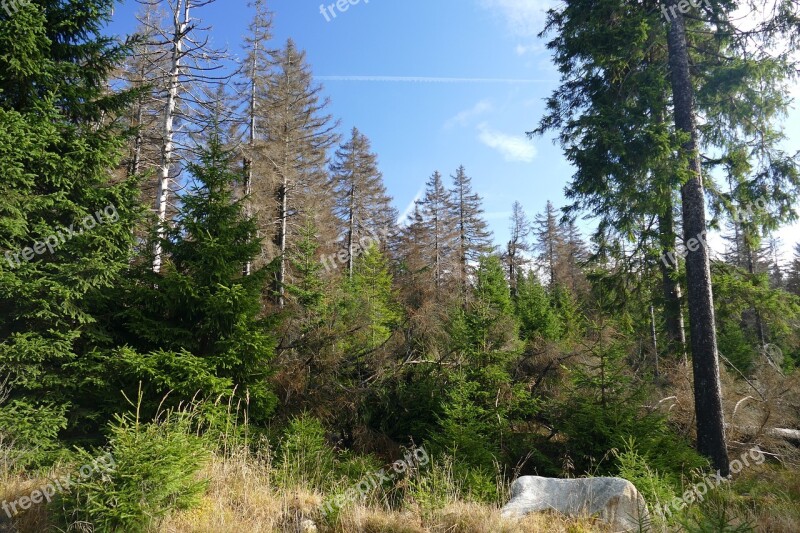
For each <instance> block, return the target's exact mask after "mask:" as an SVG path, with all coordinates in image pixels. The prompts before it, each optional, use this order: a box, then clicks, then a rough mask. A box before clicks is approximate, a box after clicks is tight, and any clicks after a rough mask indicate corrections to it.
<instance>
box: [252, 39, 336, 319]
mask: <svg viewBox="0 0 800 533" xmlns="http://www.w3.org/2000/svg"><path fill="white" fill-rule="evenodd" d="M272 62H273V63H274V65H275V68H274V69H273V71H272V74H271V76H270V77H269V78H268V80H267V81H266V83H265V86H264V87H263V89H261V90H260V91H258V94H257V96H256V105H257V110H258V113H257V118H258V120H259V122H260V123H262V124H263V125H264V127H263V129H262V130H261V132H259V133H260V134H261V135H263V142H261V143H258V145H259V149H260V154H259V157H261V158H264V159H265V160H266V161H267V165H268V170H269V176H270V179H268V180H266V183H265V184H264V185H269V183H274V184H275V188H274V196H273V197H274V199H275V204H276V206H277V207H276V213H277V216H276V220H269V221H263V220H262V221H261V226H262V228H264V229H265V230H269V229H270V228H276V229H275V231H272V232H271V233H272V234H273V235H274V239H273V240H274V244H275V251H276V253H277V254H278V268H277V272H276V278H275V292H276V294H277V296H276V301H277V303H278V305H279V306H281V307H282V306H283V305H284V291H285V284H286V282H287V280H288V278H287V260H286V258H287V252H288V250H289V249H290V248H291V246H292V245H293V243H294V241H295V240H296V230H297V229H298V228H302V227H304V226H305V222H306V221H307V220H309V219H310V220H313V222H314V225H315V226H316V227H317V228H318V229H320V230H321V229H323V228H333V227H335V224H334V222H333V220H334V219H333V205H332V195H331V193H330V188H329V186H328V181H329V180H328V177H327V172H326V166H327V164H328V149H329V148H331V147H332V146H333V145H334V144H335V143H336V142H337V140H338V139H337V135H336V133H335V131H334V130H335V128H336V126H337V123H335V122H334V121H333V120H332V118H331V117H330V115H325V114H324V112H325V109H326V108H327V106H328V100H327V99H323V98H322V97H321V95H320V92H321V90H322V87H321V86H319V85H315V84H314V82H313V77H312V74H311V68H310V67H309V65H308V63H307V62H306V56H305V52H303V51H301V50H298V49H297V46H296V45H295V43H294V41H292V40H291V39H290V40H288V41H287V43H286V46H285V47H284V48H283V49H282V50H278V51H276V52H274V54H273V58H272ZM262 132H263V133H262ZM257 187H258V185H256V184H254V189H255V188H257ZM323 240H324V238H323ZM331 240H333V239H332V238H331Z"/></svg>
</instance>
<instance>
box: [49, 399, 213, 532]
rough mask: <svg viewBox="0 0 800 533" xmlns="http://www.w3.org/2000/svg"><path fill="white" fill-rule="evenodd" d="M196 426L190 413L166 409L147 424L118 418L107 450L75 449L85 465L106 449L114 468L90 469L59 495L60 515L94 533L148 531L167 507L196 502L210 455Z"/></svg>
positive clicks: (203, 486)
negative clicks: (100, 532)
mask: <svg viewBox="0 0 800 533" xmlns="http://www.w3.org/2000/svg"><path fill="white" fill-rule="evenodd" d="M195 426H196V424H195V420H194V415H193V413H192V412H188V411H169V412H166V413H163V414H162V415H161V416H160V417H159V418H158V419H157V420H156V421H154V422H152V423H148V424H142V423H140V421H139V419H138V417H133V416H130V415H126V416H117V417H116V421H115V422H114V423H113V424H112V425H111V437H110V442H109V450H108V452H104V451H101V450H94V451H93V452H87V451H80V452H79V455H80V457H81V459H82V460H84V463H85V464H92V463H93V462H94V461H95V458H96V457H98V456H100V455H104V454H106V453H110V454H111V457H112V458H113V466H112V467H111V468H95V469H93V470H92V472H91V473H90V474H88V475H87V476H85V477H84V476H83V475H82V476H81V478H79V479H78V480H77V481H76V482H75V484H74V485H73V490H72V491H71V492H69V493H64V494H61V500H60V503H61V505H62V506H63V510H64V518H65V519H66V520H67V522H68V523H70V524H72V523H75V522H82V523H84V524H91V525H92V526H93V528H94V530H95V531H103V532H124V533H135V532H144V531H152V530H154V529H155V528H156V527H157V526H158V524H159V523H160V521H161V520H162V519H163V518H164V517H165V516H166V515H167V514H169V513H170V512H171V511H173V510H176V509H186V508H190V507H192V506H194V505H196V504H197V503H198V502H199V497H200V495H201V494H202V493H203V492H204V490H205V488H206V485H207V481H206V480H204V479H201V478H200V476H199V472H200V470H201V469H202V468H203V466H204V465H205V463H206V462H207V460H208V459H209V458H210V454H209V452H208V451H207V448H206V446H205V443H204V441H203V440H202V439H201V438H200V437H198V436H197V434H196V433H195ZM82 474H83V473H82Z"/></svg>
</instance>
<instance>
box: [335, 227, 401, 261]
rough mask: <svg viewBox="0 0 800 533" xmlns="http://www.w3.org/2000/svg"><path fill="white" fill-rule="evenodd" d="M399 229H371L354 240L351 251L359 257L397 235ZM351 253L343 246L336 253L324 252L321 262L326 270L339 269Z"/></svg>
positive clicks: (354, 255)
mask: <svg viewBox="0 0 800 533" xmlns="http://www.w3.org/2000/svg"><path fill="white" fill-rule="evenodd" d="M398 231H399V230H398V229H395V228H383V229H381V230H379V231H377V232H375V231H370V232H369V235H364V236H363V237H361V238H360V239H359V240H358V241H355V242H353V249H352V250H351V251H350V253H351V254H352V255H353V257H358V256H359V255H361V254H363V253H364V252H366V251H367V250H369V249H370V247H372V246H373V245H378V246H379V245H380V244H381V243H382V242H385V241H387V240H388V239H389V238H392V237H394V236H395V235H397V232H398ZM349 255H350V254H348V250H347V248H342V249H340V250H339V251H338V252H336V253H332V254H324V255H323V256H322V257H321V258H320V262H321V263H322V266H323V267H324V268H325V272H331V271H335V270H339V267H340V266H342V265H345V264H346V263H347V259H348V257H349Z"/></svg>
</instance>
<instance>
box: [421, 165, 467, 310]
mask: <svg viewBox="0 0 800 533" xmlns="http://www.w3.org/2000/svg"><path fill="white" fill-rule="evenodd" d="M418 205H419V208H420V209H419V216H420V220H419V222H420V229H421V230H422V242H421V243H420V244H421V246H422V250H421V251H422V253H423V255H424V256H425V257H427V260H426V264H427V266H428V269H429V272H430V279H431V280H432V281H433V286H434V294H435V298H436V300H437V301H438V300H442V299H444V293H445V291H446V290H447V286H448V285H449V282H450V281H452V280H453V278H454V275H455V272H456V271H457V269H459V268H460V263H459V259H460V258H459V256H458V250H459V240H458V236H459V235H458V221H457V220H456V219H455V217H454V216H453V212H454V207H453V203H452V198H451V196H450V194H449V193H448V191H447V189H445V187H444V182H443V181H442V175H441V174H440V173H439V172H438V171H437V172H434V173H433V175H431V177H430V178H429V179H428V182H427V183H426V184H425V196H424V197H423V198H422V200H420V201H419V202H418Z"/></svg>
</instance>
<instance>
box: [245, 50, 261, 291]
mask: <svg viewBox="0 0 800 533" xmlns="http://www.w3.org/2000/svg"><path fill="white" fill-rule="evenodd" d="M255 46H256V47H258V43H256V44H255ZM253 57H254V59H253V63H252V65H251V66H250V132H249V139H248V149H249V152H250V153H248V154H247V157H246V158H245V161H244V164H245V167H246V172H245V178H244V179H245V181H244V194H245V197H246V200H245V204H244V205H245V215H246V216H247V218H250V217H251V216H253V209H252V205H251V201H250V195H251V194H252V193H253V151H254V150H255V146H256V60H255V53H254V55H253ZM252 270H253V264H252V262H251V261H247V263H245V265H244V275H245V276H249V275H250V274H251V272H252Z"/></svg>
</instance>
